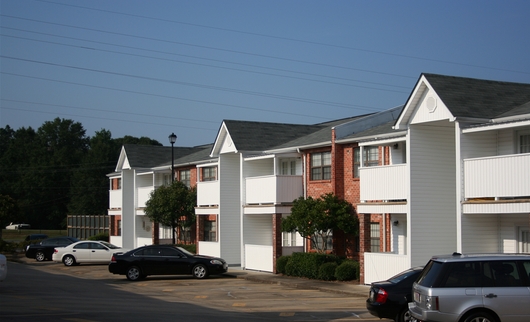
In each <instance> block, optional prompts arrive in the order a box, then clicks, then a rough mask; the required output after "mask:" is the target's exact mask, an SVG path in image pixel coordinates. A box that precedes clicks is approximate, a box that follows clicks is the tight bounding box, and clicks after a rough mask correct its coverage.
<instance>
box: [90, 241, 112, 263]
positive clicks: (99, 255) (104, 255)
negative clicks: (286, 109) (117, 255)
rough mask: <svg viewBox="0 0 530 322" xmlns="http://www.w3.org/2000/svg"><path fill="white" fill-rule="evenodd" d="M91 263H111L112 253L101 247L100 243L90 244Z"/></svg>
mask: <svg viewBox="0 0 530 322" xmlns="http://www.w3.org/2000/svg"><path fill="white" fill-rule="evenodd" d="M90 246H91V249H90V262H92V263H106V262H110V258H111V257H112V253H111V251H110V249H108V248H107V247H105V246H104V245H101V244H100V243H91V244H90Z"/></svg>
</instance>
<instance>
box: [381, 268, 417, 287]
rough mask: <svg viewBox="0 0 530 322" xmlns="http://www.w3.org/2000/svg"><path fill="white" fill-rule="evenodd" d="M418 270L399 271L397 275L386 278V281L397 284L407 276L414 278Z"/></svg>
mask: <svg viewBox="0 0 530 322" xmlns="http://www.w3.org/2000/svg"><path fill="white" fill-rule="evenodd" d="M419 273H420V271H419V270H411V269H409V270H406V271H404V272H401V273H399V274H398V275H396V276H394V277H391V278H389V279H388V281H389V282H390V283H394V284H397V283H399V282H401V281H403V280H406V279H408V278H414V279H416V278H417V277H418V275H419Z"/></svg>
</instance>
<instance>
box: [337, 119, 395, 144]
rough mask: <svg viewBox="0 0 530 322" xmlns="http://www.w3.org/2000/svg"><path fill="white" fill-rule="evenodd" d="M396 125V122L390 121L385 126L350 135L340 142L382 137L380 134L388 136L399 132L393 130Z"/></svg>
mask: <svg viewBox="0 0 530 322" xmlns="http://www.w3.org/2000/svg"><path fill="white" fill-rule="evenodd" d="M395 123H396V122H395V121H390V122H387V123H385V124H381V125H378V126H374V127H372V128H369V129H367V130H364V131H362V132H357V133H354V134H351V135H348V136H346V137H344V138H341V139H340V140H341V141H342V140H349V139H354V138H361V137H365V136H375V135H380V134H388V133H392V132H397V131H396V130H394V129H393V126H394V124H395Z"/></svg>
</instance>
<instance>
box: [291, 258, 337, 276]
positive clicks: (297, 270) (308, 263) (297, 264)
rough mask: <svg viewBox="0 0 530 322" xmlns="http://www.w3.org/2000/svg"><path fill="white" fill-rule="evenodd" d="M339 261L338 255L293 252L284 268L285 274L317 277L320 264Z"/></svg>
mask: <svg viewBox="0 0 530 322" xmlns="http://www.w3.org/2000/svg"><path fill="white" fill-rule="evenodd" d="M339 261H340V259H339V257H337V256H335V255H328V254H319V253H294V254H292V255H291V260H290V261H289V263H288V264H287V266H286V268H285V270H286V274H287V275H290V276H296V277H307V278H311V279H318V272H319V269H320V266H322V264H324V263H328V262H334V263H338V262H339Z"/></svg>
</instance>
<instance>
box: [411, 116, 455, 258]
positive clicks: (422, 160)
mask: <svg viewBox="0 0 530 322" xmlns="http://www.w3.org/2000/svg"><path fill="white" fill-rule="evenodd" d="M448 125H449V124H448V123H446V122H438V123H436V124H429V125H416V126H411V128H410V145H409V146H410V159H409V164H410V180H411V183H410V189H411V193H410V217H411V218H410V232H411V233H410V236H409V241H408V242H409V245H408V248H409V247H410V248H409V249H410V250H411V252H410V253H411V256H412V257H411V261H412V265H413V266H414V265H424V264H425V263H426V262H427V261H428V259H429V258H430V257H431V256H432V255H433V254H445V253H452V252H453V251H455V250H456V247H457V243H456V237H457V236H456V194H455V186H456V178H455V171H456V166H455V149H454V142H455V130H454V126H453V124H450V125H451V126H448Z"/></svg>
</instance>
